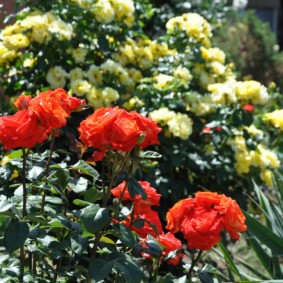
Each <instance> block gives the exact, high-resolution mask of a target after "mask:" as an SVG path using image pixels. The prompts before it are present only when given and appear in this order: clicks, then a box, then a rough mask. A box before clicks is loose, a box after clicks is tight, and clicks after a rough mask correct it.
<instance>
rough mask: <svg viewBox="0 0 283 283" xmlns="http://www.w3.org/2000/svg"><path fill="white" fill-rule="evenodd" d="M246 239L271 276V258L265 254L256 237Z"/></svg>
mask: <svg viewBox="0 0 283 283" xmlns="http://www.w3.org/2000/svg"><path fill="white" fill-rule="evenodd" d="M248 241H249V243H250V244H251V246H252V248H253V249H254V251H255V252H256V254H257V256H258V258H259V260H260V261H261V264H262V265H263V267H264V268H265V269H266V271H267V272H268V273H269V274H270V275H271V276H272V273H273V272H272V258H271V257H270V256H269V255H268V254H267V252H266V251H265V250H264V249H263V248H262V246H261V245H260V244H259V242H258V241H257V240H256V239H254V238H253V237H249V239H248Z"/></svg>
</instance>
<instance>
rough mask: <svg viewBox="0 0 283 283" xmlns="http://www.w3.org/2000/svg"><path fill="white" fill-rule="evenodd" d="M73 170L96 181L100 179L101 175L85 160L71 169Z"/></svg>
mask: <svg viewBox="0 0 283 283" xmlns="http://www.w3.org/2000/svg"><path fill="white" fill-rule="evenodd" d="M71 169H73V170H74V169H75V170H79V171H81V172H82V173H84V174H86V175H89V176H91V177H93V178H94V181H95V180H97V179H98V177H99V173H98V172H97V171H96V170H95V169H94V168H93V167H92V166H90V165H89V164H87V163H86V162H85V161H83V160H80V161H79V162H77V163H76V164H75V165H73V166H72V167H71Z"/></svg>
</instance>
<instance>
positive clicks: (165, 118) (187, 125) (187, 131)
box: [149, 107, 193, 140]
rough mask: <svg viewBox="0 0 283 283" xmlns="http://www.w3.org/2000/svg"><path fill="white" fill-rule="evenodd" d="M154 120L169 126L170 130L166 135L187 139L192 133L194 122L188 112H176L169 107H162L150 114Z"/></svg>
mask: <svg viewBox="0 0 283 283" xmlns="http://www.w3.org/2000/svg"><path fill="white" fill-rule="evenodd" d="M149 116H150V117H151V119H152V120H154V121H156V122H157V123H158V124H160V125H161V126H167V127H168V132H167V133H165V135H171V134H172V135H174V136H175V137H179V138H180V139H182V140H186V139H188V138H189V136H190V135H191V133H192V131H193V129H192V125H193V122H192V120H191V118H189V117H188V115H186V114H181V113H176V112H174V111H171V110H169V109H168V108H166V107H164V108H160V109H158V110H154V111H153V112H151V113H150V114H149Z"/></svg>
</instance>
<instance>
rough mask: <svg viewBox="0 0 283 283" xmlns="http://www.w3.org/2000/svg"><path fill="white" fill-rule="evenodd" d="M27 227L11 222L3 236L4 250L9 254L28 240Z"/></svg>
mask: <svg viewBox="0 0 283 283" xmlns="http://www.w3.org/2000/svg"><path fill="white" fill-rule="evenodd" d="M28 235H29V226H28V224H27V223H25V222H20V221H12V222H10V224H9V225H8V227H7V229H6V230H5V234H4V242H5V247H6V249H7V250H8V251H9V252H10V253H11V252H13V251H15V250H17V249H19V248H20V247H22V246H23V245H24V243H25V241H26V239H27V238H28Z"/></svg>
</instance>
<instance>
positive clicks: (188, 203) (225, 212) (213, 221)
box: [166, 192, 247, 250]
mask: <svg viewBox="0 0 283 283" xmlns="http://www.w3.org/2000/svg"><path fill="white" fill-rule="evenodd" d="M166 219H167V226H166V228H167V229H169V230H171V231H172V233H176V232H178V231H181V232H182V233H183V235H184V237H185V238H186V239H187V242H188V247H189V248H190V249H200V250H209V249H211V248H212V247H213V246H214V245H215V244H217V243H218V242H219V241H220V239H221V237H220V233H221V231H222V230H223V229H224V230H226V231H227V232H228V233H229V234H230V236H231V237H232V238H233V239H234V240H238V239H239V237H240V236H239V234H238V233H239V232H244V231H246V229H247V226H246V225H245V224H244V222H245V216H244V215H243V213H242V212H241V210H240V208H239V206H238V204H237V203H236V202H235V201H234V200H232V199H231V198H229V197H226V196H225V195H223V194H222V195H218V193H211V192H198V193H196V195H195V198H188V199H185V200H181V201H179V202H178V203H176V204H175V205H174V206H173V207H172V208H171V209H170V210H169V211H168V213H167V215H166Z"/></svg>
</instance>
